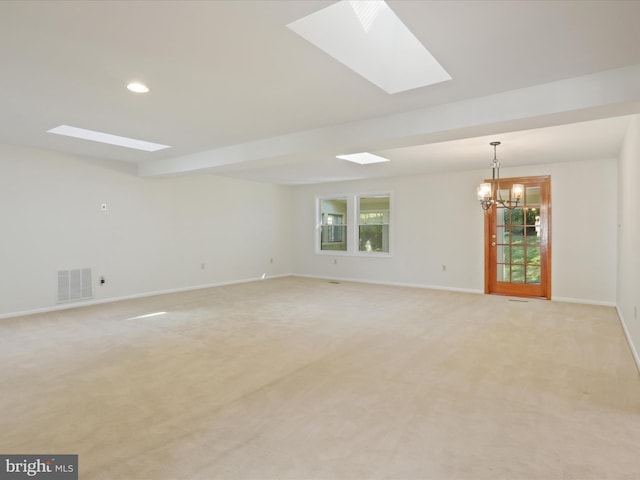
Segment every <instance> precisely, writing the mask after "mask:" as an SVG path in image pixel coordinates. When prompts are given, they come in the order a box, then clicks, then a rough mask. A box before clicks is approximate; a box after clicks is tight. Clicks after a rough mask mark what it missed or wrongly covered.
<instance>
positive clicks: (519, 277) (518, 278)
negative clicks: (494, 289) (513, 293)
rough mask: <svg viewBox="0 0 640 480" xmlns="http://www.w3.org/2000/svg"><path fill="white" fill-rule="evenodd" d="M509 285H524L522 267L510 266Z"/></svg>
mask: <svg viewBox="0 0 640 480" xmlns="http://www.w3.org/2000/svg"><path fill="white" fill-rule="evenodd" d="M511 283H524V265H511Z"/></svg>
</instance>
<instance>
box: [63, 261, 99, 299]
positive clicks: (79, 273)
mask: <svg viewBox="0 0 640 480" xmlns="http://www.w3.org/2000/svg"><path fill="white" fill-rule="evenodd" d="M91 278H92V275H91V269H90V268H81V269H77V270H59V271H58V303H63V302H74V301H78V300H86V299H89V298H92V297H93V291H92V288H91Z"/></svg>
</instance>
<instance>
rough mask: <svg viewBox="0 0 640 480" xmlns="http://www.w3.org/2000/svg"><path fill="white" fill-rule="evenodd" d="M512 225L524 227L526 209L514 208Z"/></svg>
mask: <svg viewBox="0 0 640 480" xmlns="http://www.w3.org/2000/svg"><path fill="white" fill-rule="evenodd" d="M511 223H512V224H513V225H524V209H522V208H514V209H513V210H511Z"/></svg>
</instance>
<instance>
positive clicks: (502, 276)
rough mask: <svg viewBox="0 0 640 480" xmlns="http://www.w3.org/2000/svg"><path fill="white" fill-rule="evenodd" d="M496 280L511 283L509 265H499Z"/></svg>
mask: <svg viewBox="0 0 640 480" xmlns="http://www.w3.org/2000/svg"><path fill="white" fill-rule="evenodd" d="M496 278H497V280H498V281H499V282H508V281H509V265H505V264H504V263H498V265H497V269H496Z"/></svg>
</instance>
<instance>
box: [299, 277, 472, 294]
mask: <svg viewBox="0 0 640 480" xmlns="http://www.w3.org/2000/svg"><path fill="white" fill-rule="evenodd" d="M291 276H293V277H302V278H314V279H316V280H338V281H341V282H354V283H368V284H372V285H388V286H390V287H408V288H425V289H429V290H444V291H447V292H461V293H476V294H478V293H480V294H482V293H484V291H482V290H476V289H473V288H457V287H447V286H443V285H422V284H419V283H404V282H383V281H378V280H363V279H361V278H345V277H324V276H321V275H305V274H301V273H293V274H292V275H291Z"/></svg>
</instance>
